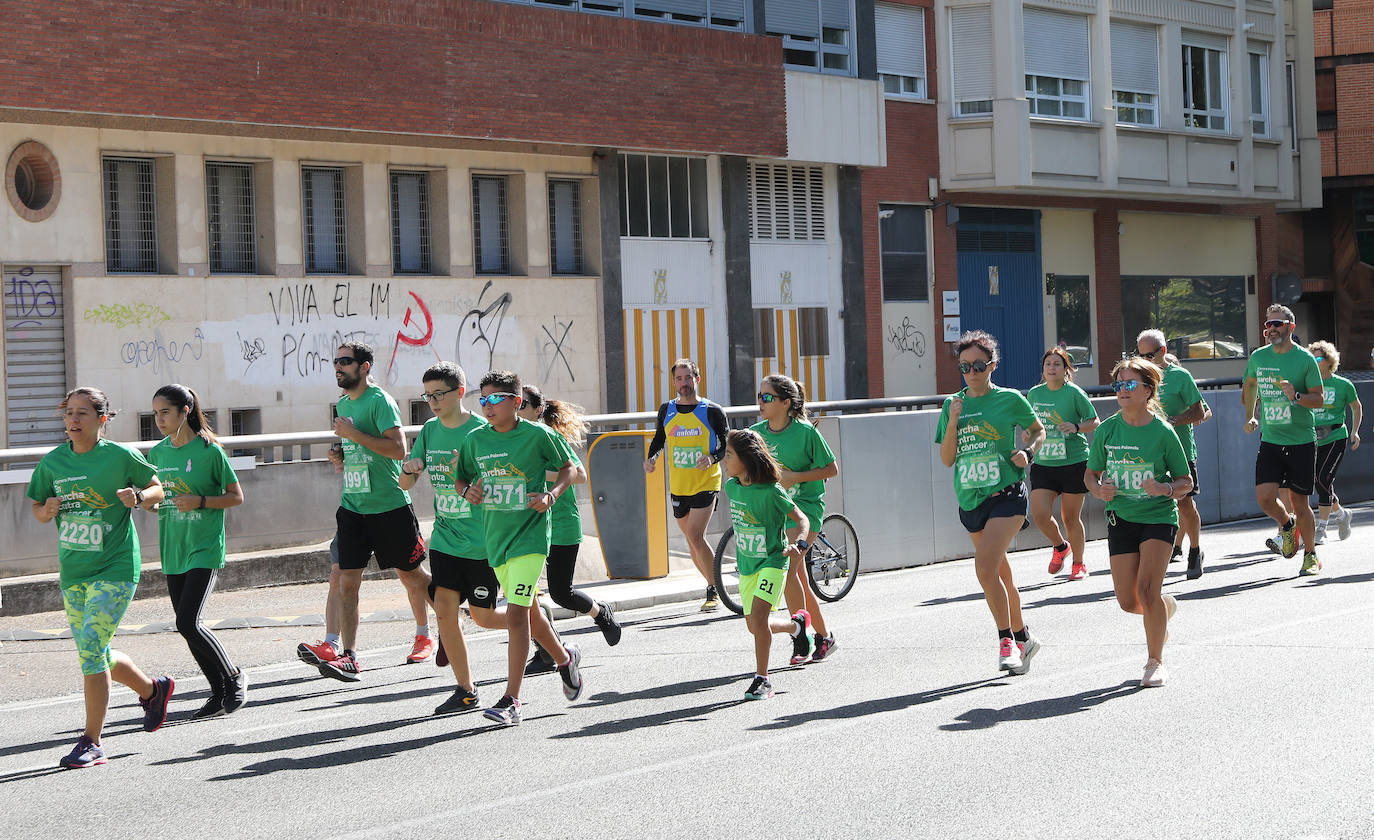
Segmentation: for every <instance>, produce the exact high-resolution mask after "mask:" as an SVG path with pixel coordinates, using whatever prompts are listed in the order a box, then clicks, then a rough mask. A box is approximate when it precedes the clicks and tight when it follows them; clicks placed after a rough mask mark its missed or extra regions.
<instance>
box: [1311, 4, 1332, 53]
mask: <svg viewBox="0 0 1374 840" xmlns="http://www.w3.org/2000/svg"><path fill="white" fill-rule="evenodd" d="M1331 45H1332V33H1331V12H1328V11H1320V12H1313V13H1312V46H1313V47H1314V48H1315V52H1314V53H1313V55H1315V56H1316V57H1317V58H1324V57H1326V56H1328V55H1331Z"/></svg>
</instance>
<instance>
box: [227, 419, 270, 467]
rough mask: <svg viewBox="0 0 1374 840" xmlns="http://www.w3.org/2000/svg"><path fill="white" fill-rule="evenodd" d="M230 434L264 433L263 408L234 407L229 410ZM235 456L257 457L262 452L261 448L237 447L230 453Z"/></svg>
mask: <svg viewBox="0 0 1374 840" xmlns="http://www.w3.org/2000/svg"><path fill="white" fill-rule="evenodd" d="M229 434H230V435H234V436H238V435H260V434H262V409H259V408H234V409H230V410H229ZM229 454H230V455H234V456H241V455H252V456H254V457H257V456H259V455H261V454H262V450H261V449H235V450H233V451H231V452H230V453H229Z"/></svg>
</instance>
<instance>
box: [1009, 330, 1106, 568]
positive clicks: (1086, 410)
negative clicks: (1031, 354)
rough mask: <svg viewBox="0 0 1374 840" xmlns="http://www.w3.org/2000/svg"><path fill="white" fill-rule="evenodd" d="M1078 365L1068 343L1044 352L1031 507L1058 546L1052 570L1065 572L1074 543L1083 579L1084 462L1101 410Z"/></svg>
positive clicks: (1033, 392) (1034, 394) (1035, 395)
mask: <svg viewBox="0 0 1374 840" xmlns="http://www.w3.org/2000/svg"><path fill="white" fill-rule="evenodd" d="M1073 370H1074V368H1073V359H1071V358H1069V354H1068V353H1067V352H1066V351H1065V350H1064V348H1062V347H1051V348H1050V349H1048V350H1046V351H1045V355H1043V356H1041V357H1040V375H1041V378H1042V379H1044V381H1043V382H1042V383H1040V384H1039V385H1036V386H1035V387H1034V388H1032V389H1030V393H1029V394H1027V395H1026V398H1027V399H1029V400H1030V404H1031V408H1033V409H1035V415H1036V416H1037V417H1039V418H1040V422H1041V423H1042V424H1044V426H1045V442H1044V443H1043V444H1042V445H1041V446H1040V451H1039V452H1038V453H1036V455H1035V463H1034V464H1031V468H1030V486H1031V494H1030V509H1031V518H1032V519H1034V520H1035V526H1036V527H1037V528H1039V529H1040V533H1042V534H1044V535H1045V538H1046V539H1048V540H1049V541H1050V545H1051V546H1052V552H1053V553H1052V554H1051V555H1050V574H1052V575H1057V574H1059V570H1060V569H1062V568H1064V556H1065V555H1067V554H1068V553H1069V549H1070V548H1072V549H1073V568H1072V569H1071V570H1070V571H1069V579H1070V580H1082V579H1083V578H1085V577H1087V576H1088V567H1087V566H1086V565H1085V564H1084V562H1083V541H1084V534H1083V501H1084V500H1085V499H1087V497H1088V488H1087V486H1085V485H1084V484H1083V464H1084V462H1085V461H1087V460H1088V438H1087V437H1086V433H1087V432H1091V431H1092V430H1093V429H1096V428H1097V410H1096V409H1094V408H1093V404H1092V401H1090V400H1089V399H1088V395H1087V394H1086V393H1084V391H1083V389H1082V388H1080V387H1078V386H1077V385H1075V384H1074V382H1073ZM1056 497H1058V498H1059V499H1060V502H1059V514H1060V516H1061V517H1063V520H1064V528H1063V529H1062V530H1061V529H1060V527H1059V523H1058V522H1055V521H1054V500H1055V498H1056ZM1065 532H1067V539H1066V538H1065Z"/></svg>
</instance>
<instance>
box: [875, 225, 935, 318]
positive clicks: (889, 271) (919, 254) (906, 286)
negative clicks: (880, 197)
mask: <svg viewBox="0 0 1374 840" xmlns="http://www.w3.org/2000/svg"><path fill="white" fill-rule="evenodd" d="M878 241H879V244H880V246H881V249H882V260H881V270H882V280H883V300H929V299H930V290H929V283H928V282H927V279H926V275H927V269H926V259H927V254H926V208H924V207H921V206H918V205H912V204H905V205H903V204H891V205H880V206H879V210H878Z"/></svg>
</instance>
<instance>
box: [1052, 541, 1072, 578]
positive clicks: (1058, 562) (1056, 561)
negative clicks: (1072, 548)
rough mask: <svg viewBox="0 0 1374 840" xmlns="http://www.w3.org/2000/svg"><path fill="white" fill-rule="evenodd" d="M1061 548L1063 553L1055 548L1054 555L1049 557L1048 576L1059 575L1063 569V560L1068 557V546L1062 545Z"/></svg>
mask: <svg viewBox="0 0 1374 840" xmlns="http://www.w3.org/2000/svg"><path fill="white" fill-rule="evenodd" d="M1063 546H1064V550H1063V551H1060V550H1059V549H1057V548H1056V549H1054V553H1053V554H1051V555H1050V574H1052V575H1057V574H1059V571H1060V570H1061V569H1063V568H1064V558H1065V557H1068V556H1069V544H1068V543H1063Z"/></svg>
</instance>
